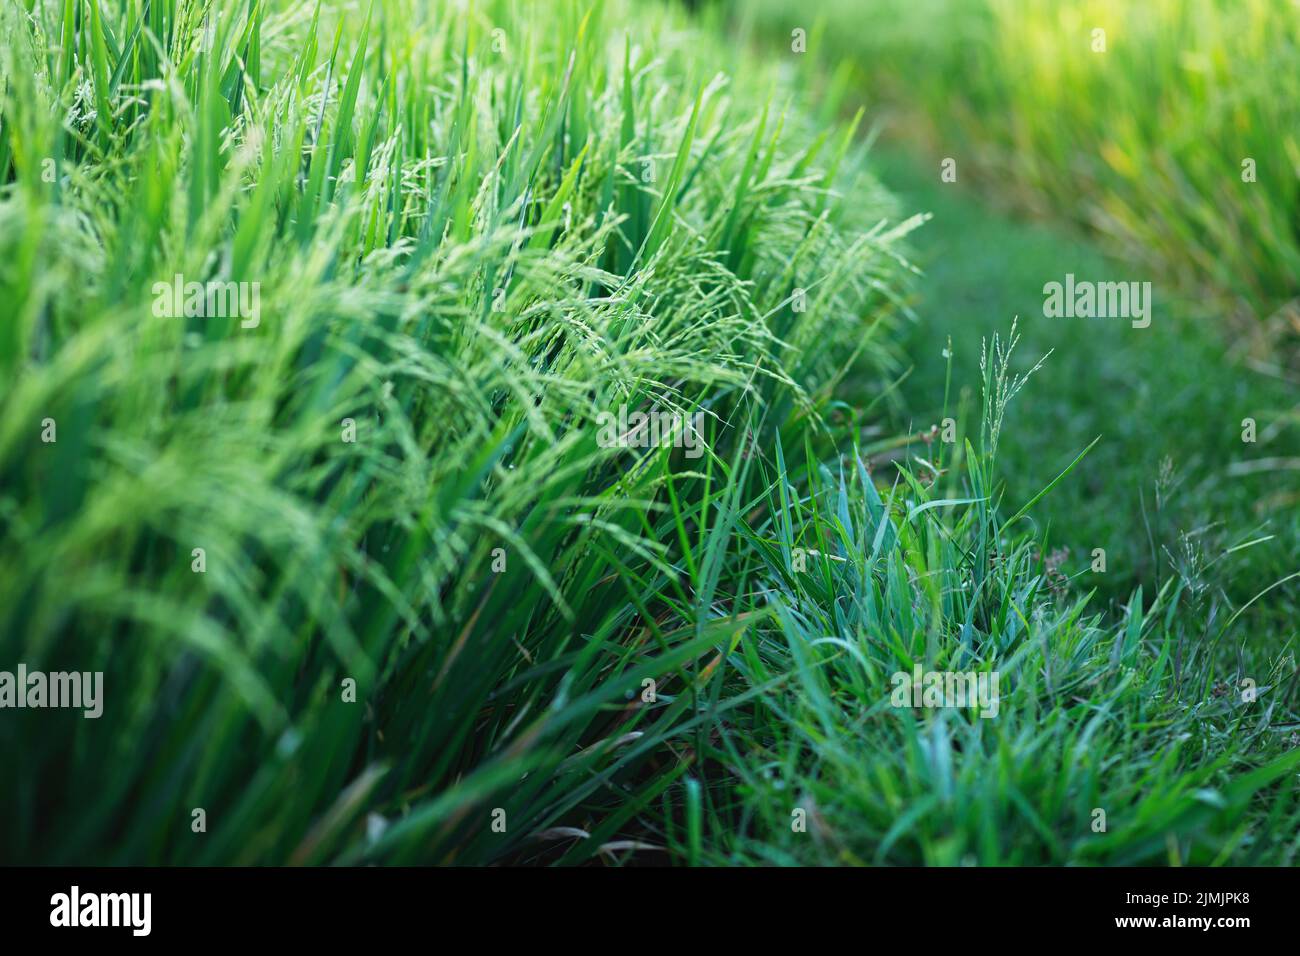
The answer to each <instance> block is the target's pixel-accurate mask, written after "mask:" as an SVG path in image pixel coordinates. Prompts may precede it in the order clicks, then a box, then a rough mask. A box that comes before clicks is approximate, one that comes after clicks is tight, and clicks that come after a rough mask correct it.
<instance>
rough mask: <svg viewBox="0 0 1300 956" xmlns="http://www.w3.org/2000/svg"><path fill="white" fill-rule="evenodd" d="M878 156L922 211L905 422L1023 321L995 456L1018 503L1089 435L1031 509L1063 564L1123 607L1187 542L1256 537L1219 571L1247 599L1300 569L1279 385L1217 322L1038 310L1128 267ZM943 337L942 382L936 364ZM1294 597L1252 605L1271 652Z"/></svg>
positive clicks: (1287, 394) (1199, 546)
mask: <svg viewBox="0 0 1300 956" xmlns="http://www.w3.org/2000/svg"><path fill="white" fill-rule="evenodd" d="M877 159H878V162H879V164H880V169H881V175H882V177H883V178H884V179H885V181H886V182H887V183H888V184H889V185H890V187H891V188H893V189H894V190H896V191H897V193H898V194H899V196H900V198H901V200H902V201H903V202H904V203H905V204H906V205H907V206H908V208H912V209H917V210H922V211H925V212H929V213H932V214H933V217H934V218H933V220H932V221H931V222H930V223H929V224H928V225H927V226H926V227H925V228H924V229H922V230H920V231H919V232H918V233H916V234H915V235H914V237H913V242H914V245H915V247H916V250H917V251H916V261H917V262H918V264H919V265H920V267H921V268H922V269H923V270H924V272H925V281H924V282H923V283H921V284H920V286H919V288H920V290H921V291H920V293H919V298H918V302H917V303H916V306H915V311H916V314H917V315H918V317H919V321H918V322H917V323H916V325H915V326H913V327H912V328H911V335H910V338H909V339H908V340H907V342H906V352H907V354H908V355H909V357H911V360H912V362H913V363H915V371H914V372H913V374H912V375H910V376H909V377H908V378H907V379H905V380H904V382H903V383H902V385H901V386H900V392H901V394H902V396H903V397H904V401H903V406H904V407H905V408H906V409H907V412H906V413H905V417H906V419H907V422H908V423H910V424H912V425H913V426H916V428H914V429H913V430H919V428H928V427H929V426H930V425H931V424H933V423H935V422H937V421H939V419H940V418H941V414H940V413H941V410H942V401H943V396H944V393H945V388H946V387H947V383H948V380H949V376H951V382H952V386H951V390H952V391H953V393H954V394H956V393H958V392H959V391H960V390H961V389H962V388H963V387H965V388H967V389H969V386H970V384H971V383H973V382H976V381H978V369H979V356H980V343H981V340H982V339H984V338H987V337H988V336H990V335H991V334H992V333H993V332H995V331H998V330H999V329H1005V328H1006V327H1007V325H1008V324H1009V323H1010V321H1011V319H1012V318H1013V317H1019V325H1018V328H1019V331H1020V333H1021V335H1022V337H1023V344H1022V345H1021V349H1022V361H1023V362H1025V363H1028V362H1030V361H1037V360H1038V359H1039V358H1041V357H1042V356H1044V355H1047V354H1048V353H1051V355H1050V358H1048V359H1047V361H1046V362H1045V364H1044V366H1043V369H1042V371H1041V372H1040V373H1039V374H1038V375H1036V376H1035V377H1034V378H1033V379H1032V380H1031V381H1030V383H1029V384H1028V385H1027V386H1026V388H1025V391H1024V392H1023V393H1022V398H1021V399H1020V401H1019V402H1017V403H1016V405H1015V406H1014V407H1013V408H1012V410H1011V412H1010V414H1009V416H1008V419H1007V427H1006V429H1005V432H1004V437H1003V440H1002V447H1001V462H1002V467H1003V473H1004V474H1005V476H1006V479H1007V485H1008V496H1009V498H1010V500H1011V501H1012V502H1013V503H1018V502H1021V501H1027V500H1028V499H1029V498H1030V497H1031V496H1032V495H1033V494H1034V493H1035V492H1036V491H1037V490H1038V488H1040V487H1041V486H1042V485H1043V484H1044V483H1045V482H1046V481H1048V480H1050V479H1051V478H1052V477H1053V476H1054V475H1055V474H1056V473H1057V472H1058V471H1059V470H1060V468H1061V467H1063V466H1064V465H1065V464H1067V463H1068V462H1069V461H1070V460H1071V459H1072V458H1073V457H1074V455H1075V454H1077V453H1078V452H1079V451H1081V450H1082V449H1083V448H1084V447H1086V446H1087V445H1088V444H1089V443H1091V442H1092V440H1093V439H1095V438H1097V437H1098V436H1100V437H1101V441H1099V442H1098V443H1097V446H1096V447H1095V448H1093V449H1092V450H1091V451H1090V452H1089V453H1088V455H1087V457H1086V458H1085V459H1084V460H1083V461H1082V462H1081V463H1080V464H1079V466H1078V468H1077V469H1076V471H1075V472H1074V474H1073V476H1072V477H1071V480H1069V481H1067V482H1064V483H1062V484H1061V485H1060V486H1058V487H1057V488H1056V489H1054V490H1053V492H1052V494H1051V495H1049V496H1048V497H1046V498H1045V499H1044V500H1043V502H1042V504H1041V505H1040V506H1039V507H1037V508H1035V510H1034V518H1035V520H1036V521H1037V522H1038V524H1039V525H1040V527H1041V528H1042V529H1043V540H1044V544H1045V546H1046V547H1048V548H1049V549H1055V548H1069V550H1070V557H1069V558H1068V559H1067V560H1066V563H1065V564H1063V565H1062V570H1063V571H1065V572H1066V573H1067V574H1069V575H1070V576H1072V577H1077V578H1078V583H1079V584H1080V585H1081V586H1082V587H1085V588H1089V589H1091V588H1096V589H1097V590H1098V591H1099V592H1100V593H1101V595H1102V596H1103V597H1104V598H1106V599H1110V600H1113V599H1120V598H1124V597H1126V596H1127V594H1128V593H1129V592H1130V591H1131V590H1132V588H1133V587H1134V586H1135V585H1136V584H1138V583H1141V582H1145V583H1146V584H1147V585H1148V587H1150V586H1151V585H1153V584H1155V585H1157V586H1158V584H1159V582H1160V581H1161V579H1162V576H1167V575H1168V573H1169V571H1168V568H1167V565H1168V562H1169V555H1170V554H1172V555H1174V556H1175V557H1176V558H1178V559H1179V560H1181V559H1182V558H1183V557H1184V553H1185V552H1184V547H1185V546H1186V547H1188V548H1190V549H1191V552H1190V554H1192V555H1198V554H1199V557H1195V558H1189V560H1196V561H1198V562H1199V563H1200V564H1202V565H1204V564H1206V563H1207V562H1208V561H1210V560H1212V557H1213V555H1216V554H1219V553H1222V552H1223V551H1225V550H1227V549H1229V548H1232V547H1235V546H1237V545H1241V544H1243V543H1246V542H1250V541H1256V540H1259V539H1260V538H1264V537H1268V538H1269V539H1270V540H1267V541H1263V542H1261V543H1260V544H1258V545H1253V546H1252V547H1251V548H1249V549H1246V550H1243V551H1240V552H1237V553H1235V554H1234V555H1233V557H1231V558H1230V559H1226V560H1225V564H1226V566H1220V567H1217V568H1216V573H1215V578H1216V580H1217V581H1219V582H1220V583H1222V584H1223V585H1224V586H1226V587H1227V589H1228V593H1229V594H1230V595H1231V596H1232V598H1233V600H1234V601H1235V602H1236V603H1237V604H1241V603H1244V602H1246V601H1248V600H1249V599H1250V598H1251V597H1253V596H1254V595H1255V594H1256V593H1257V592H1258V591H1259V589H1260V588H1262V587H1263V586H1265V585H1267V584H1269V583H1272V582H1273V581H1275V580H1277V579H1278V578H1280V577H1283V576H1285V575H1286V574H1289V573H1290V572H1292V571H1295V570H1297V569H1300V508H1298V507H1297V503H1298V500H1297V497H1296V492H1295V490H1294V489H1293V488H1292V487H1291V485H1290V482H1289V481H1288V480H1286V473H1285V472H1282V473H1281V478H1282V480H1281V481H1279V472H1278V471H1276V470H1274V469H1273V467H1270V462H1273V463H1277V462H1286V461H1290V460H1297V459H1298V458H1300V427H1297V424H1296V423H1295V422H1294V421H1293V420H1292V419H1291V417H1290V412H1291V408H1292V405H1293V403H1294V397H1295V391H1294V386H1293V385H1292V384H1291V383H1289V382H1288V381H1286V380H1285V379H1282V378H1279V377H1278V376H1276V375H1271V374H1268V373H1267V371H1261V370H1260V369H1259V368H1257V367H1255V366H1252V365H1251V364H1249V363H1248V362H1247V361H1245V360H1244V359H1243V357H1242V356H1241V355H1240V354H1236V355H1234V354H1233V353H1232V352H1231V350H1230V347H1229V345H1230V343H1227V342H1225V341H1224V338H1223V336H1222V331H1221V327H1220V326H1217V325H1216V324H1215V323H1214V322H1213V321H1211V320H1209V317H1207V316H1205V315H1203V314H1199V313H1198V307H1197V304H1196V303H1189V302H1187V301H1185V300H1180V299H1178V298H1176V297H1169V296H1163V297H1161V296H1158V297H1156V299H1155V306H1154V315H1153V318H1152V323H1151V326H1150V327H1149V328H1145V329H1136V328H1133V327H1132V326H1131V325H1130V323H1128V322H1126V321H1124V320H1123V319H1078V318H1076V319H1068V318H1047V317H1044V315H1043V285H1044V283H1046V282H1049V281H1053V280H1056V281H1060V280H1062V279H1063V277H1064V275H1065V273H1066V272H1073V273H1074V274H1075V275H1076V276H1077V277H1079V278H1081V279H1082V278H1085V277H1089V276H1092V277H1102V276H1104V277H1113V278H1115V279H1121V280H1123V279H1132V278H1136V277H1137V274H1136V273H1134V272H1133V270H1132V268H1131V267H1126V266H1125V265H1123V264H1122V263H1117V262H1115V261H1114V260H1111V259H1108V258H1107V257H1106V256H1104V255H1103V254H1102V253H1101V252H1100V251H1099V250H1098V249H1097V247H1096V246H1095V245H1094V244H1093V243H1091V242H1089V241H1087V240H1086V239H1084V238H1081V237H1079V236H1077V235H1074V234H1072V233H1071V232H1070V231H1069V230H1068V229H1067V230H1064V231H1063V230H1061V229H1059V228H1058V229H1055V230H1054V229H1052V228H1051V227H1050V226H1046V225H1042V224H1034V223H1029V222H1025V221H1023V220H1017V219H1015V218H1012V217H1011V216H1009V215H1007V214H1006V213H1005V212H1003V211H1001V210H1000V209H999V208H998V207H991V206H990V205H989V204H988V202H987V201H986V200H985V199H984V198H983V195H982V193H983V191H982V190H976V189H973V188H971V187H968V186H966V185H964V184H962V183H961V182H960V181H959V182H958V183H944V182H941V180H940V176H939V161H938V158H933V159H931V158H925V157H924V156H923V154H921V153H919V152H904V151H900V150H899V149H898V147H895V148H894V149H892V150H884V151H881V152H880V153H879V154H878V156H877ZM949 341H951V343H952V353H953V357H952V363H951V372H950V371H949V363H948V362H947V361H946V360H945V359H944V358H943V355H942V352H943V350H944V349H945V348H947V343H948V342H949ZM968 410H969V411H971V412H973V410H974V403H973V402H968ZM1248 417H1249V418H1254V419H1255V420H1256V422H1257V423H1258V426H1259V435H1260V440H1259V441H1258V442H1256V443H1254V444H1247V443H1243V441H1242V427H1241V422H1242V419H1244V418H1248ZM972 418H973V416H971V415H968V417H967V418H965V419H963V420H962V424H963V426H964V429H959V434H960V433H961V432H962V430H968V429H969V427H970V426H971V423H972ZM1258 465H1263V467H1262V468H1259V470H1255V468H1256V467H1257V466H1258ZM1094 548H1104V549H1105V550H1106V556H1107V560H1106V572H1105V574H1095V573H1093V572H1092V570H1091V564H1092V551H1093V549H1094ZM1294 594H1295V591H1294V590H1285V591H1282V592H1281V593H1277V594H1274V595H1273V596H1272V598H1271V599H1270V601H1268V602H1266V603H1265V607H1264V608H1261V609H1260V610H1261V611H1263V610H1265V609H1271V611H1272V612H1273V613H1267V612H1266V613H1264V614H1263V615H1262V616H1261V618H1259V619H1258V623H1259V624H1260V626H1263V627H1265V628H1267V630H1268V632H1269V633H1270V635H1272V636H1273V637H1274V638H1275V639H1277V644H1278V646H1279V648H1281V647H1284V646H1285V639H1286V638H1287V637H1288V636H1290V635H1292V634H1293V632H1294V624H1293V620H1294V616H1295V604H1294V600H1293V596H1294ZM1288 598H1290V599H1288Z"/></svg>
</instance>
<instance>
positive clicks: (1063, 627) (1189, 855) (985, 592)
mask: <svg viewBox="0 0 1300 956" xmlns="http://www.w3.org/2000/svg"><path fill="white" fill-rule="evenodd" d="M1016 341H1017V339H1016V334H1015V331H1014V329H1013V331H1012V335H1011V338H1010V339H1009V340H1006V341H1002V340H1000V339H999V338H998V337H996V336H995V337H994V339H993V341H992V343H991V348H989V349H988V350H987V352H986V354H985V359H984V361H982V363H981V364H982V372H983V383H982V386H983V387H982V412H981V418H980V422H981V425H980V429H979V434H978V438H976V437H975V436H972V440H970V441H967V442H965V443H964V444H962V445H960V446H957V447H955V448H952V449H949V450H946V451H945V449H943V448H942V447H940V448H936V449H935V452H934V453H933V454H929V455H915V456H913V458H912V460H911V462H910V463H908V464H905V465H899V466H898V467H897V468H896V470H895V471H894V474H893V475H892V476H890V477H889V478H888V480H887V481H882V478H883V477H885V476H882V475H878V474H874V473H873V472H872V471H870V470H869V469H868V466H867V464H866V463H865V462H864V458H863V456H862V455H861V454H860V453H858V451H857V450H855V451H854V453H853V454H846V455H844V456H842V457H838V458H834V459H818V458H816V457H815V456H812V455H808V454H792V453H791V452H792V450H791V449H785V450H784V451H782V449H781V446H779V445H778V449H777V454H776V458H775V461H774V462H773V463H772V464H771V467H770V469H766V476H767V477H768V478H769V479H770V483H769V492H768V494H767V496H766V498H765V500H764V502H763V504H764V507H762V508H755V509H754V511H753V512H752V515H753V520H752V521H750V522H747V523H746V525H745V527H744V528H743V531H742V535H741V539H742V543H741V545H740V550H741V552H742V553H743V554H744V555H745V557H746V559H747V560H748V561H750V562H751V563H752V566H753V575H752V576H753V580H754V593H755V594H757V595H762V599H761V603H762V606H763V608H764V613H763V614H762V616H761V619H760V620H758V621H756V623H755V625H754V627H753V637H752V639H751V640H749V641H747V642H746V643H745V645H744V651H743V652H738V653H736V654H735V655H733V656H732V658H731V659H730V661H729V663H730V665H731V666H732V668H733V669H734V674H735V676H736V679H737V683H738V685H739V688H741V689H738V690H737V691H736V694H737V695H738V696H739V695H751V696H752V697H753V699H754V700H755V702H756V706H755V707H753V708H751V709H748V710H746V711H745V712H744V713H743V714H742V715H740V716H738V717H737V719H735V720H733V721H732V722H731V723H730V724H729V725H726V726H723V725H718V726H717V727H716V734H715V743H714V744H713V746H714V749H715V750H716V751H717V752H718V753H720V754H723V755H725V757H726V759H727V760H729V762H730V765H731V766H732V767H733V768H735V773H736V775H737V777H738V778H739V781H738V783H737V784H736V785H734V786H730V787H720V788H718V789H717V791H715V793H714V799H713V802H712V803H710V804H709V811H708V812H707V813H705V814H702V816H703V817H704V818H705V819H706V820H707V821H708V829H707V838H706V839H705V840H704V843H705V845H706V846H708V847H709V853H708V854H706V857H707V858H708V859H710V860H711V861H714V862H720V863H732V864H734V863H737V862H745V863H760V864H777V865H786V864H803V865H829V864H839V865H842V864H854V865H911V866H917V865H941V866H957V865H1006V864H1012V865H1044V864H1054V865H1095V864H1099V863H1104V864H1108V865H1175V866H1176V865H1187V864H1192V865H1218V864H1223V863H1236V864H1242V863H1256V864H1271V865H1291V864H1293V863H1294V861H1295V858H1296V854H1297V852H1300V841H1297V839H1296V831H1297V826H1298V825H1300V791H1297V788H1296V783H1295V780H1296V772H1297V768H1300V746H1297V745H1298V744H1300V737H1297V735H1296V734H1295V731H1294V727H1295V725H1296V716H1297V715H1296V671H1295V663H1294V658H1293V657H1292V656H1290V653H1289V652H1288V651H1287V650H1285V649H1282V648H1278V647H1273V648H1270V649H1268V650H1267V651H1265V652H1262V653H1261V652H1257V651H1256V650H1254V649H1251V648H1250V647H1249V646H1248V645H1249V637H1250V635H1249V634H1248V633H1247V632H1246V629H1244V628H1243V627H1242V626H1241V624H1242V622H1241V616H1240V611H1237V612H1231V611H1230V607H1231V605H1230V603H1229V602H1228V601H1227V600H1226V598H1225V595H1224V593H1223V589H1222V586H1223V581H1224V578H1225V575H1226V574H1227V573H1228V571H1227V569H1228V568H1229V567H1231V565H1232V564H1233V563H1234V562H1235V561H1237V560H1238V559H1239V552H1240V551H1241V550H1242V549H1244V548H1246V547H1249V546H1250V545H1249V543H1242V544H1240V545H1237V546H1234V547H1231V548H1226V549H1218V550H1211V549H1208V548H1204V547H1202V542H1199V541H1197V540H1195V539H1194V538H1190V537H1184V538H1183V539H1182V540H1181V542H1180V544H1179V545H1176V546H1175V547H1174V548H1173V549H1171V550H1170V551H1169V552H1168V553H1169V566H1168V568H1167V576H1166V577H1165V579H1164V582H1163V583H1162V584H1161V585H1160V586H1159V588H1158V589H1157V590H1156V592H1155V593H1154V594H1152V593H1149V592H1148V593H1145V594H1144V591H1143V588H1142V587H1141V586H1138V587H1137V588H1136V589H1135V590H1134V592H1133V593H1132V594H1131V596H1130V598H1129V600H1128V601H1127V602H1126V604H1125V606H1124V608H1123V611H1122V613H1121V614H1119V615H1118V616H1114V615H1111V616H1108V615H1103V614H1100V613H1098V612H1097V611H1095V610H1093V609H1092V607H1093V605H1094V604H1095V602H1093V601H1092V600H1091V598H1092V595H1091V594H1090V593H1089V592H1086V591H1084V590H1083V589H1082V587H1080V585H1079V582H1076V581H1072V580H1071V579H1070V576H1069V575H1068V573H1066V570H1065V569H1063V568H1062V566H1061V564H1060V560H1059V558H1057V557H1055V556H1054V555H1052V554H1045V553H1044V552H1043V550H1042V548H1041V547H1040V544H1039V542H1040V541H1041V538H1040V536H1039V535H1038V534H1037V533H1034V532H1032V531H1031V530H1030V529H1029V528H1028V527H1027V525H1026V522H1025V520H1024V519H1025V516H1026V515H1027V514H1029V513H1030V512H1031V511H1032V508H1033V506H1034V505H1035V504H1037V502H1038V500H1039V499H1040V498H1041V497H1042V495H1043V494H1045V493H1048V494H1050V493H1051V492H1052V490H1054V489H1055V487H1057V486H1058V485H1059V484H1060V483H1061V482H1065V481H1069V480H1071V477H1072V473H1073V470H1074V468H1075V466H1076V465H1077V464H1078V463H1079V461H1080V460H1081V459H1082V458H1083V457H1084V456H1085V455H1086V453H1087V451H1088V449H1086V448H1085V449H1080V450H1079V453H1078V454H1077V455H1075V456H1074V457H1073V459H1072V463H1070V464H1067V465H1066V466H1065V467H1064V468H1063V469H1062V470H1061V472H1060V473H1059V474H1058V475H1057V476H1056V477H1054V478H1052V479H1051V480H1049V481H1047V482H1045V485H1044V487H1043V488H1042V489H1041V490H1040V491H1039V492H1038V493H1036V494H1035V495H1034V496H1032V497H1031V498H1030V499H1029V500H1028V501H1020V500H1010V501H1008V500H1006V497H1005V485H1004V483H1003V482H1002V480H1001V479H1000V478H999V476H998V472H999V466H998V462H997V447H998V433H999V431H1000V430H1001V427H1002V419H1003V414H1004V412H1005V410H1006V405H1007V403H1008V402H1009V401H1010V400H1012V399H1014V398H1015V393H1016V392H1017V391H1018V390H1019V388H1020V387H1021V386H1023V384H1024V382H1025V378H1024V373H1013V372H1012V367H1013V366H1012V352H1013V351H1014V349H1015V346H1016ZM1048 365H1050V359H1049V360H1048ZM1067 460H1068V459H1067ZM918 673H919V674H922V675H938V676H940V677H942V678H943V679H944V681H945V682H947V681H949V680H950V679H951V678H952V677H954V676H957V675H970V678H971V679H973V680H974V681H977V682H980V681H982V682H983V684H982V685H981V686H982V687H983V688H985V690H987V689H988V688H990V687H991V689H992V693H991V695H989V697H985V698H981V699H979V700H978V701H976V700H972V699H971V698H970V697H969V696H968V697H967V698H966V700H965V701H964V702H963V701H962V700H961V699H960V698H958V699H957V700H956V701H954V700H952V699H948V698H945V699H943V700H941V701H935V700H932V699H931V698H930V697H929V696H928V694H929V690H928V689H927V690H926V691H925V694H926V696H925V697H924V698H923V699H922V704H923V706H920V705H917V702H916V698H915V697H914V696H913V693H912V692H911V691H910V689H909V683H908V682H910V681H911V680H912V679H914V676H915V675H917V674H918ZM918 686H921V685H920V684H918ZM925 686H926V687H927V688H928V687H929V685H928V684H926V685H925ZM945 686H950V685H947V684H945ZM968 686H969V685H968ZM900 688H901V690H900ZM949 693H950V694H951V691H949Z"/></svg>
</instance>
